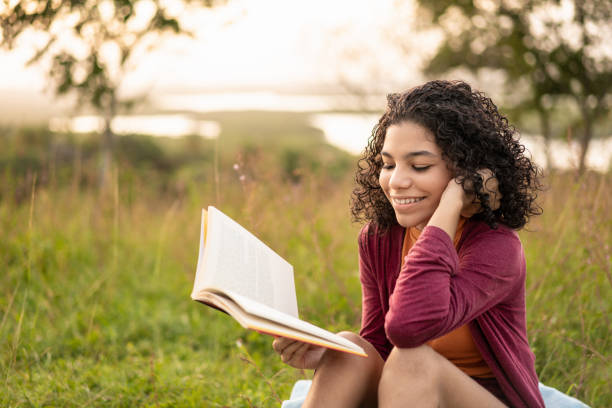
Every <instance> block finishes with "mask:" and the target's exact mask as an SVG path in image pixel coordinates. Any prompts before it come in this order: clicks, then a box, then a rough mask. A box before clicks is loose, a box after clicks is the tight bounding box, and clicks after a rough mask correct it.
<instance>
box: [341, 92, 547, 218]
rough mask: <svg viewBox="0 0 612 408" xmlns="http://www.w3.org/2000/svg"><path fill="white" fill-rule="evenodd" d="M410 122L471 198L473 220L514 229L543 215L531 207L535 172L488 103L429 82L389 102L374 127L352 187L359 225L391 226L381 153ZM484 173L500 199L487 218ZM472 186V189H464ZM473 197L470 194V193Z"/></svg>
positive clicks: (472, 94) (538, 173)
mask: <svg viewBox="0 0 612 408" xmlns="http://www.w3.org/2000/svg"><path fill="white" fill-rule="evenodd" d="M404 121H411V122H414V123H416V124H418V125H421V126H423V127H424V128H426V129H428V130H429V131H430V132H431V133H432V134H433V135H434V137H435V142H436V144H437V145H438V147H439V148H440V150H441V151H442V156H443V158H444V160H445V161H446V163H447V166H448V167H449V169H450V170H451V171H452V173H453V174H454V176H455V177H458V178H459V179H460V180H462V187H463V188H464V189H465V190H466V191H467V192H470V193H474V192H475V194H476V196H477V199H478V200H479V201H480V203H482V204H481V206H482V210H481V211H480V212H479V213H478V214H476V215H474V216H473V217H472V218H477V219H480V220H482V221H484V222H486V223H487V224H488V225H489V226H491V227H492V228H496V227H497V223H502V224H504V225H507V226H508V227H510V228H513V229H520V228H522V227H524V226H525V224H527V221H528V220H529V217H530V216H532V215H538V214H541V213H542V209H541V207H540V206H539V205H538V204H537V203H536V197H537V193H538V191H539V190H541V189H542V185H541V183H540V176H541V170H540V169H539V168H538V167H537V166H536V165H535V164H534V163H533V162H532V161H531V160H530V159H529V158H528V157H526V156H525V155H524V152H525V147H524V146H523V145H522V144H521V143H519V140H518V139H519V135H518V132H517V131H516V129H515V128H514V127H513V126H511V125H509V124H508V119H507V118H506V117H505V116H504V115H502V114H501V113H500V112H499V111H498V109H497V106H495V104H494V103H493V101H492V100H491V99H490V98H488V97H487V96H485V95H484V94H483V93H482V92H479V91H476V90H472V88H471V87H470V85H468V84H467V83H465V82H462V81H441V80H437V81H431V82H427V83H425V84H423V85H421V86H417V87H415V88H412V89H410V90H408V91H406V92H403V93H393V94H389V95H388V96H387V110H386V111H385V113H384V114H383V115H382V116H381V118H380V119H379V121H378V124H377V125H376V126H375V127H374V129H373V131H372V135H371V137H370V139H369V141H368V145H367V147H366V148H365V150H364V152H363V155H362V157H361V158H360V160H359V162H358V164H357V167H358V168H357V172H356V174H355V181H356V182H357V186H356V187H355V189H354V190H353V193H352V197H351V212H352V214H353V219H354V220H355V221H358V222H364V221H365V222H373V223H375V224H377V225H378V226H379V227H381V228H383V229H387V228H389V227H391V226H392V225H396V224H397V220H396V217H395V212H394V211H393V207H392V206H391V204H390V203H389V200H388V199H387V197H385V194H384V193H383V191H382V188H381V187H380V184H379V182H378V177H379V175H380V170H381V168H382V165H383V161H382V158H381V154H380V153H381V150H382V147H383V143H384V141H385V135H386V133H387V129H388V128H389V126H391V125H395V124H399V123H402V122H404ZM485 168H488V169H490V170H491V171H492V172H493V174H495V176H496V177H497V179H498V182H499V191H500V192H501V194H502V200H501V204H500V207H499V208H498V209H497V210H495V211H493V210H492V209H491V207H490V206H489V204H488V194H486V193H484V192H483V191H482V182H483V180H482V177H481V176H480V175H479V174H478V172H477V171H478V170H480V169H485ZM467 180H471V183H468V184H467V185H470V184H471V185H472V186H473V187H472V188H471V189H470V188H467V187H466V182H467ZM474 190H475V191H474Z"/></svg>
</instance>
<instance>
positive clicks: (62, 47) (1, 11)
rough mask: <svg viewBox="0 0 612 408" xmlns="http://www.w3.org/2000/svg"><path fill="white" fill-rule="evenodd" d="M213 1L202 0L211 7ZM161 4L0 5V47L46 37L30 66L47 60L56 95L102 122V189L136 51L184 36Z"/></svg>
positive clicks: (75, 1)
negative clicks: (31, 34) (167, 36)
mask: <svg viewBox="0 0 612 408" xmlns="http://www.w3.org/2000/svg"><path fill="white" fill-rule="evenodd" d="M214 3H215V0H202V4H203V5H204V6H206V7H212V6H213V5H214ZM167 4H168V3H167V2H163V1H160V0H141V1H138V0H105V1H94V0H83V1H79V0H68V1H67V0H55V1H53V0H47V1H44V0H29V1H17V2H5V3H4V5H3V6H2V5H0V24H1V27H2V32H1V35H2V37H1V38H0V47H2V48H5V49H8V50H11V49H12V48H13V47H14V46H15V44H16V42H17V40H18V39H19V38H20V37H22V36H23V34H24V33H26V32H28V31H30V30H32V29H33V30H36V31H38V32H44V33H46V39H45V44H44V45H43V46H42V47H40V48H39V49H38V50H37V52H36V54H35V55H34V56H33V57H32V59H31V60H30V61H29V63H30V64H31V63H34V62H36V61H39V60H41V59H42V58H43V57H49V58H50V59H51V63H50V68H49V72H48V74H49V78H50V80H51V82H52V83H53V84H54V88H55V93H56V94H57V95H65V94H69V93H74V94H76V96H77V100H78V105H79V106H86V105H89V106H91V107H93V108H95V109H96V110H98V111H99V112H100V114H101V115H102V117H103V118H104V123H105V126H104V132H103V143H102V145H103V149H102V150H103V152H104V153H103V164H102V179H101V184H102V185H104V184H105V180H106V178H107V174H108V170H109V168H110V162H111V160H112V149H113V144H114V142H113V139H114V135H113V133H112V130H111V126H110V124H111V121H112V119H113V117H114V116H115V115H116V114H117V111H118V109H119V108H120V105H121V104H122V103H123V104H125V103H129V101H121V100H120V98H119V95H118V90H119V88H120V86H121V83H122V80H123V79H124V77H125V73H126V71H127V70H128V69H129V66H130V63H131V62H133V61H132V58H131V57H132V55H133V52H134V50H136V49H138V47H151V46H154V45H155V41H156V40H157V39H158V38H159V36H160V34H163V33H165V32H170V33H173V34H179V33H187V32H186V31H185V30H184V29H183V27H182V26H181V23H180V21H179V20H178V19H177V18H176V17H174V16H173V15H172V14H171V13H170V11H169V10H168V6H167Z"/></svg>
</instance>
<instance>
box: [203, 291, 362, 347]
mask: <svg viewBox="0 0 612 408" xmlns="http://www.w3.org/2000/svg"><path fill="white" fill-rule="evenodd" d="M234 297H238V295H235V294H234ZM201 301H202V302H205V303H207V304H208V305H214V306H215V307H217V308H219V309H221V310H223V311H225V312H227V313H229V314H230V315H231V316H232V317H233V318H234V319H235V320H236V321H237V322H238V323H240V325H242V326H243V327H245V328H249V329H254V330H257V331H259V332H262V333H266V334H270V335H274V336H283V337H287V338H291V339H294V340H298V341H301V342H305V343H310V344H314V345H317V346H323V347H328V348H332V349H335V350H340V351H344V352H348V353H353V354H357V355H360V356H363V357H367V355H366V353H365V352H364V350H363V349H362V348H361V347H359V346H358V345H357V344H355V343H353V342H351V341H349V340H347V339H345V338H344V337H341V336H338V335H336V334H333V333H330V332H328V331H325V330H322V329H319V328H318V327H316V326H313V325H311V324H309V323H306V322H303V321H301V320H299V319H296V318H294V317H293V316H289V315H284V319H281V320H290V321H297V322H298V324H291V325H288V326H287V325H284V324H283V323H282V322H280V321H277V320H276V319H274V320H270V319H267V318H265V317H261V316H259V315H257V314H251V313H249V310H247V309H246V308H244V307H243V304H244V303H249V302H252V303H254V302H253V301H252V300H248V299H245V298H242V301H243V302H242V304H241V303H239V302H235V301H234V299H231V298H229V297H226V296H225V295H221V294H215V293H213V292H206V293H204V294H203V296H202V299H201ZM250 306H251V307H252V306H253V305H250ZM256 307H257V308H266V306H263V305H260V304H258V305H257V306H256ZM270 313H271V314H272V315H274V316H276V317H277V315H278V314H282V313H280V312H278V311H276V310H270ZM264 314H266V313H264ZM301 324H305V325H306V327H305V326H301ZM308 326H312V327H314V328H315V329H317V330H318V331H320V332H318V333H314V332H313V331H312V329H311V327H308ZM304 328H306V329H308V330H303V329H304ZM320 334H323V336H321V335H320Z"/></svg>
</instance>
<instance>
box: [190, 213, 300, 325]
mask: <svg viewBox="0 0 612 408" xmlns="http://www.w3.org/2000/svg"><path fill="white" fill-rule="evenodd" d="M207 214H208V215H207V217H206V220H207V221H206V222H204V221H203V222H202V231H205V232H201V234H200V255H199V259H198V268H197V271H196V282H195V285H194V291H193V293H192V297H194V298H195V297H197V294H198V292H200V291H202V290H205V289H207V288H210V289H220V290H222V291H231V292H233V293H237V294H238V295H241V296H244V297H247V298H249V299H252V300H255V301H257V302H259V303H262V304H264V305H266V306H268V307H271V308H273V309H277V310H279V311H281V312H283V313H286V314H288V315H291V316H294V317H297V316H298V311H297V299H296V294H295V284H294V281H293V267H292V266H291V265H290V264H289V263H288V262H287V261H285V260H284V259H283V258H282V257H280V256H279V255H278V254H276V253H275V252H274V251H272V250H271V249H270V248H269V247H268V246H266V245H265V244H264V243H263V242H261V241H260V240H259V239H257V238H256V237H255V236H254V235H253V234H251V233H250V232H249V231H247V230H246V229H244V228H243V227H242V226H240V225H239V224H238V223H236V222H235V221H234V220H232V219H231V218H229V217H228V216H226V215H225V214H223V213H222V212H221V211H219V210H217V209H216V208H215V207H212V206H210V207H208V213H207ZM203 218H205V217H204V215H203ZM202 247H203V248H202Z"/></svg>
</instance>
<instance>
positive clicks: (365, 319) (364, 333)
mask: <svg viewBox="0 0 612 408" xmlns="http://www.w3.org/2000/svg"><path fill="white" fill-rule="evenodd" d="M370 249H371V248H369V242H368V233H367V226H366V227H364V229H363V230H362V232H361V234H360V236H359V279H360V281H361V295H362V297H361V302H362V308H361V330H360V331H359V335H360V336H361V337H363V338H364V339H365V340H367V341H368V342H369V343H371V344H372V345H373V346H374V348H376V350H377V351H378V353H379V354H380V356H381V357H382V358H383V359H384V360H386V359H387V356H388V355H389V353H390V352H391V348H392V345H391V343H390V342H389V340H388V339H387V336H386V334H385V327H384V323H385V315H384V311H383V306H382V304H381V301H382V300H381V295H380V288H379V284H378V281H379V279H380V277H379V276H377V275H376V270H375V268H374V267H373V259H372V251H371V250H370Z"/></svg>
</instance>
